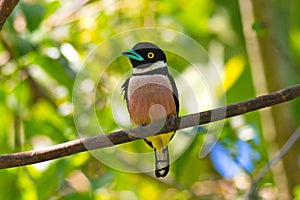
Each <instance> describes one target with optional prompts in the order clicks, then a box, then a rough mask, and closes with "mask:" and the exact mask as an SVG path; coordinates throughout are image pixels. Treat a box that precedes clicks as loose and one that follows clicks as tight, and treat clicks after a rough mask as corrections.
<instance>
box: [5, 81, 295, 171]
mask: <svg viewBox="0 0 300 200" xmlns="http://www.w3.org/2000/svg"><path fill="white" fill-rule="evenodd" d="M299 96H300V84H299V85H295V86H293V87H290V88H287V89H283V90H280V91H277V92H273V93H270V94H267V95H262V96H259V97H256V98H253V99H249V100H246V101H243V102H239V103H236V104H231V105H228V106H224V107H220V108H216V109H212V110H209V111H204V112H200V113H195V114H190V115H186V116H182V117H178V118H176V119H175V121H174V123H172V124H165V122H155V123H151V124H149V125H147V126H144V127H136V128H132V129H128V130H120V131H116V132H113V133H110V134H107V135H99V136H94V137H89V138H81V139H78V140H73V141H70V142H66V143H62V144H58V145H55V146H51V147H48V148H45V149H42V150H32V151H27V152H20V153H14V154H8V155H3V156H0V169H4V168H11V167H18V166H24V165H29V164H33V163H39V162H43V161H47V160H53V159H57V158H61V157H65V156H69V155H72V154H76V153H79V152H84V151H88V150H94V149H100V148H105V147H109V146H113V145H117V144H121V143H125V142H130V141H133V140H137V139H140V138H144V137H147V136H150V135H153V134H154V133H156V134H161V133H168V132H171V131H175V130H179V129H184V128H188V127H193V126H197V125H201V124H206V123H210V122H214V121H218V120H223V119H225V118H229V117H233V116H236V115H242V114H244V113H248V112H251V111H255V110H259V109H262V108H265V107H269V106H273V105H276V104H280V103H283V102H286V101H290V100H293V99H295V98H297V97H299ZM160 127H163V128H162V129H160ZM155 130H159V131H155Z"/></svg>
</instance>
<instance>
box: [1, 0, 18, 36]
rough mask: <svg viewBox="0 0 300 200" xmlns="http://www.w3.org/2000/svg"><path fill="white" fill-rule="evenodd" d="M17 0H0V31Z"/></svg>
mask: <svg viewBox="0 0 300 200" xmlns="http://www.w3.org/2000/svg"><path fill="white" fill-rule="evenodd" d="M18 2H19V0H0V31H1V29H2V27H3V25H4V23H5V21H6V20H7V18H8V16H9V15H10V13H11V12H12V11H13V9H14V8H15V7H16V6H17V4H18Z"/></svg>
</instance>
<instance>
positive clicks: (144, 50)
mask: <svg viewBox="0 0 300 200" xmlns="http://www.w3.org/2000/svg"><path fill="white" fill-rule="evenodd" d="M122 54H123V55H124V56H126V57H128V58H129V60H130V62H131V64H132V67H133V68H139V69H145V68H147V67H149V66H151V65H152V64H154V63H156V62H163V63H166V55H165V53H164V52H163V51H162V50H161V49H160V48H159V47H158V46H156V45H155V44H153V43H150V42H139V43H137V44H136V45H135V46H134V47H133V48H132V49H130V50H127V51H123V52H122Z"/></svg>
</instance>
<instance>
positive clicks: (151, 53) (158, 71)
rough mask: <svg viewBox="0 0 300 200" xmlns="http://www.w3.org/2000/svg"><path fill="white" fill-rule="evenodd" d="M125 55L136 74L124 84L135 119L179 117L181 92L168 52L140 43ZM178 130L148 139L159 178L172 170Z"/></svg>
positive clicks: (143, 122)
mask: <svg viewBox="0 0 300 200" xmlns="http://www.w3.org/2000/svg"><path fill="white" fill-rule="evenodd" d="M122 54H123V55H125V56H126V57H128V58H129V60H130V62H131V65H132V67H133V73H132V77H130V78H128V79H127V80H126V81H125V83H124V84H123V85H122V88H123V91H124V98H125V101H126V103H127V108H128V111H129V114H130V118H131V120H132V122H133V123H134V124H136V125H139V126H143V125H146V124H149V123H151V122H155V121H161V120H169V121H172V119H174V118H175V117H177V116H178V111H179V102H178V91H177V88H176V85H175V81H174V79H173V78H172V76H171V75H170V73H169V71H168V68H167V63H166V62H167V59H166V55H165V53H164V52H163V51H162V50H161V49H160V48H159V47H157V46H156V45H154V44H152V43H150V42H140V43H138V44H136V45H135V46H134V47H133V48H132V49H130V50H127V51H124V52H122ZM174 133H175V132H171V133H166V134H161V135H157V136H150V137H147V138H145V141H146V143H147V144H148V145H150V146H151V147H152V148H153V149H154V153H155V163H156V164H155V175H156V177H165V176H166V175H167V174H168V172H169V163H170V160H169V152H168V143H169V142H170V140H171V139H172V137H173V135H174Z"/></svg>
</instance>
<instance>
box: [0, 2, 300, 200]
mask: <svg viewBox="0 0 300 200" xmlns="http://www.w3.org/2000/svg"><path fill="white" fill-rule="evenodd" d="M299 9H300V2H299V1H296V0H285V1H281V0H275V1H274V0H273V1H271V0H253V1H251V2H250V1H243V0H240V1H235V0H226V1H220V0H214V1H211V0H190V1H183V0H178V1H171V0H163V1H147V0H139V1H138V0H131V1H116V0H99V1H96V0H91V1H88V0H72V1H71V0H64V1H56V0H40V1H34V0H32V1H30V0H24V1H20V3H19V5H18V6H17V7H16V9H15V10H14V12H13V13H12V15H11V16H10V18H9V19H8V21H7V22H6V24H5V26H4V27H3V29H2V31H1V33H0V80H1V84H0V154H8V153H13V152H19V151H26V150H31V149H39V148H44V147H47V146H50V145H54V144H59V143H63V142H67V141H70V140H74V139H77V138H78V134H77V130H76V126H75V122H74V118H73V113H74V110H73V105H72V97H73V86H74V82H75V79H76V75H77V74H78V71H79V70H80V67H81V66H82V63H87V62H88V63H89V66H90V67H91V69H90V70H91V71H93V67H94V69H96V68H100V69H101V68H104V67H107V66H102V65H101V55H99V60H97V59H96V58H97V57H95V58H94V59H91V60H88V61H86V58H87V57H88V55H89V54H90V52H91V51H92V50H94V49H95V48H97V46H98V45H99V44H101V43H103V42H105V41H107V40H108V39H109V38H111V37H113V36H114V35H116V34H120V33H122V32H124V31H129V30H132V29H136V28H144V27H161V28H167V29H171V30H174V31H178V32H180V33H183V34H186V35H188V36H189V37H191V38H193V39H194V40H195V41H197V42H198V43H199V44H200V45H201V46H202V47H203V48H204V49H205V50H206V51H207V53H208V55H209V57H210V58H211V59H212V60H213V61H214V67H217V69H218V70H219V72H220V75H221V79H222V80H223V83H221V84H220V83H219V82H218V81H219V77H218V78H217V79H216V80H215V81H214V80H213V78H214V76H213V75H212V74H211V73H210V70H209V67H210V66H209V62H208V64H207V66H206V68H205V66H204V68H205V69H207V74H208V75H210V76H209V77H211V79H212V82H215V83H216V84H215V85H214V88H215V90H214V91H211V92H212V93H215V94H216V95H215V96H216V97H218V99H217V100H214V101H215V102H214V104H212V105H213V106H214V107H216V106H218V105H222V104H224V102H226V103H227V104H230V103H235V102H238V101H242V100H246V99H248V98H252V97H255V96H258V95H260V94H265V93H269V92H273V91H276V90H279V89H283V88H286V87H288V86H291V85H294V84H298V83H299V80H300V67H299V66H300V56H299V55H300V12H299ZM128 45H129V47H130V46H131V45H133V44H128ZM158 45H159V44H158ZM174 45H175V43H174ZM129 47H128V48H129ZM108 51H109V48H108ZM187 51H188V49H187ZM190 53H191V54H192V53H193V52H190ZM95 55H97V54H95ZM169 56H170V62H169V65H170V66H172V68H174V69H175V70H176V71H177V72H178V73H179V74H185V76H187V77H189V75H190V76H192V75H193V74H192V73H189V72H190V71H189V70H190V66H189V64H188V61H186V60H184V59H182V58H180V56H178V55H177V56H174V55H172V54H171V53H170V55H169ZM112 66H115V67H109V68H107V69H106V70H104V72H103V74H102V75H101V80H100V81H99V82H98V83H97V85H95V86H93V85H92V84H91V83H90V82H88V81H87V82H85V85H84V86H85V87H84V88H85V89H86V90H87V91H91V90H93V89H95V91H96V95H95V99H93V101H94V103H95V108H96V114H97V117H98V120H99V121H101V125H102V128H103V131H104V132H105V133H109V132H111V131H114V130H118V129H119V128H120V127H119V126H118V123H117V122H116V120H115V118H114V114H113V113H112V108H111V105H112V104H111V92H112V88H111V87H112V85H113V83H116V82H118V81H120V79H121V78H122V77H123V75H124V74H125V73H128V71H129V70H130V68H129V67H130V66H129V63H128V61H127V60H126V58H122V57H120V58H118V59H116V60H115V62H114V63H113V64H112ZM95 71H97V70H95ZM93 75H94V76H95V77H96V78H97V76H98V75H97V74H93ZM175 75H176V74H175ZM217 76H219V75H216V77H217ZM178 77H179V76H175V79H176V78H177V80H179V79H178ZM191 80H193V81H192V83H191V84H192V87H194V86H196V87H197V84H199V83H198V82H197V80H194V79H192V78H191ZM93 87H95V88H93ZM182 93H184V91H182ZM186 95H188V94H183V96H186ZM204 100H205V101H204ZM204 100H203V101H204V103H203V104H202V105H208V106H202V107H201V106H200V107H199V110H194V112H199V111H201V110H203V109H210V108H212V105H211V104H207V99H205V98H204ZM225 100H226V101H225ZM199 101H200V104H201V99H200V100H199ZM122 112H126V110H122ZM190 112H191V111H190V110H188V108H185V107H184V106H183V108H182V110H181V114H188V113H190ZM299 113H300V101H299V100H294V101H292V102H289V103H286V104H283V105H278V106H275V107H274V108H272V109H270V108H268V109H264V110H262V111H256V112H252V113H249V114H246V115H243V116H238V117H235V118H232V119H228V120H225V121H224V127H223V129H222V132H221V135H220V137H219V140H218V142H217V143H216V145H215V146H214V148H213V149H212V150H211V151H210V153H209V154H208V155H207V156H205V157H201V156H199V154H201V151H200V149H201V148H202V147H203V146H204V147H205V143H204V141H205V138H206V136H207V133H206V131H205V129H206V128H207V126H203V127H198V128H196V130H197V131H196V132H198V134H196V133H194V134H193V135H192V136H193V137H194V139H193V140H192V142H191V144H190V146H189V148H188V149H187V150H186V151H185V152H184V154H183V155H182V156H181V157H180V158H179V159H178V160H176V161H175V162H174V163H172V166H171V170H170V174H169V175H168V176H167V177H166V178H164V179H157V178H155V177H154V176H153V173H152V172H149V173H128V172H124V171H120V170H117V169H114V168H110V167H109V166H106V165H105V164H103V163H102V162H99V161H98V160H97V159H96V158H95V157H93V156H92V155H91V154H90V153H80V154H77V155H73V156H70V157H66V158H61V159H57V160H54V161H50V162H45V163H40V164H36V165H30V166H25V167H19V168H13V169H5V170H0V191H1V192H0V199H101V200H102V199H112V200H113V199H149V200H152V199H239V198H241V199H242V198H244V197H245V195H246V193H247V191H248V190H249V188H250V186H251V181H252V179H253V177H255V176H256V175H257V174H258V173H259V171H260V170H261V169H262V167H263V166H264V165H265V164H266V163H268V161H269V160H270V159H271V158H272V157H273V156H274V155H275V154H276V153H277V152H278V151H279V150H280V148H281V147H282V145H283V144H284V143H285V142H286V140H287V139H288V138H289V136H290V135H291V134H292V133H293V132H294V131H295V130H296V128H297V126H299V125H300V115H299ZM124 126H125V127H126V123H125V125H124ZM128 127H130V126H129V125H128ZM194 132H195V131H194ZM185 134H187V135H188V134H189V131H186V133H185ZM175 139H176V138H175ZM120 146H121V147H122V148H124V149H126V150H128V151H133V152H139V151H141V152H144V151H147V152H148V151H150V150H151V149H149V148H148V147H147V146H146V145H145V144H144V143H143V142H142V141H136V142H132V143H129V144H126V145H120ZM299 152H300V144H299V142H298V144H295V145H294V146H293V148H291V149H290V150H289V152H288V154H287V155H286V156H284V158H283V159H282V161H281V162H279V163H278V164H277V165H276V166H275V167H274V168H272V169H271V170H270V172H269V173H268V174H266V175H265V176H264V177H263V178H262V179H260V182H259V184H258V189H257V191H256V193H255V194H253V195H254V196H255V198H261V199H275V198H279V199H291V198H292V197H294V198H296V199H300V173H299ZM199 157H201V158H199ZM120 162H122V165H126V166H128V167H129V168H135V167H136V163H135V162H136V161H134V160H130V159H126V157H124V158H123V159H122V160H121V161H120Z"/></svg>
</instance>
